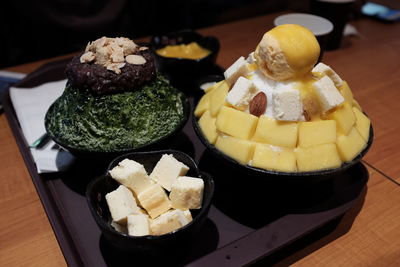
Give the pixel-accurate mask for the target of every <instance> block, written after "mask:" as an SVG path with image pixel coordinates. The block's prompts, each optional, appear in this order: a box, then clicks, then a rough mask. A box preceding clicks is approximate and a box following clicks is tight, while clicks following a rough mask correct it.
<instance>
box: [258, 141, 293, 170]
mask: <svg viewBox="0 0 400 267" xmlns="http://www.w3.org/2000/svg"><path fill="white" fill-rule="evenodd" d="M252 166H254V167H258V168H262V169H268V170H273V171H283V172H295V171H296V170H297V168H296V156H295V155H294V152H293V150H291V149H288V148H280V147H274V146H271V145H268V144H256V146H255V149H254V156H253V161H252Z"/></svg>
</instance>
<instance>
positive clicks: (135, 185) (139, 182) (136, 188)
mask: <svg viewBox="0 0 400 267" xmlns="http://www.w3.org/2000/svg"><path fill="white" fill-rule="evenodd" d="M110 175H111V177H112V178H113V179H115V180H116V181H117V182H119V183H120V184H123V185H125V186H126V187H128V188H129V189H131V190H132V191H133V192H134V193H135V194H136V195H137V194H139V193H140V192H142V191H143V190H145V189H146V188H148V187H150V186H151V185H152V184H154V182H153V181H152V180H151V179H149V176H148V175H147V172H146V170H145V168H144V167H143V165H142V164H140V163H138V162H136V161H134V160H130V159H124V160H123V161H121V162H120V163H118V166H115V167H114V168H113V169H112V170H110Z"/></svg>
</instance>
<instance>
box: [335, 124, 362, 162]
mask: <svg viewBox="0 0 400 267" xmlns="http://www.w3.org/2000/svg"><path fill="white" fill-rule="evenodd" d="M336 144H337V148H338V151H339V154H340V157H341V159H342V160H343V161H351V160H352V159H354V158H355V157H356V156H357V155H358V153H360V152H361V150H362V149H363V148H364V147H365V145H366V141H365V140H364V139H363V138H362V136H361V135H360V134H359V133H358V131H357V129H356V128H355V127H353V128H351V130H350V132H349V134H348V135H340V136H338V139H337V142H336Z"/></svg>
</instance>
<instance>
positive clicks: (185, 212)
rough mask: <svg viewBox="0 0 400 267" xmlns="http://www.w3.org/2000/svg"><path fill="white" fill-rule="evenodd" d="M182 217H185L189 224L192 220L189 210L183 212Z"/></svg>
mask: <svg viewBox="0 0 400 267" xmlns="http://www.w3.org/2000/svg"><path fill="white" fill-rule="evenodd" d="M183 215H185V217H186V219H187V220H188V221H189V222H191V221H192V220H193V218H192V213H190V210H184V211H183Z"/></svg>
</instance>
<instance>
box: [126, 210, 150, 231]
mask: <svg viewBox="0 0 400 267" xmlns="http://www.w3.org/2000/svg"><path fill="white" fill-rule="evenodd" d="M128 234H129V235H132V236H144V235H149V234H150V227H149V216H148V215H144V214H134V215H129V216H128Z"/></svg>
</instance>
